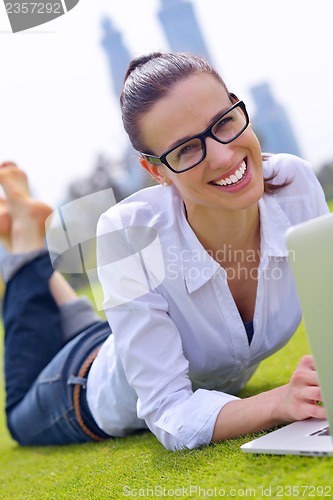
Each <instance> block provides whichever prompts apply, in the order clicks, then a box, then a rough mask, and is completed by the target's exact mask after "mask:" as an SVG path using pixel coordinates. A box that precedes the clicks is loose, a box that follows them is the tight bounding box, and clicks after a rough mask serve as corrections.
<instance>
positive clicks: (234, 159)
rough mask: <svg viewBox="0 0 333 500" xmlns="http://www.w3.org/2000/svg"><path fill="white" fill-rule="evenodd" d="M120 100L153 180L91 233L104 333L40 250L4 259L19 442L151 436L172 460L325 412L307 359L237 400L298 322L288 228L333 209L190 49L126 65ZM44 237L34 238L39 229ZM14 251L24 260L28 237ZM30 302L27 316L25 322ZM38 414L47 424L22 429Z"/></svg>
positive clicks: (10, 380) (306, 171)
mask: <svg viewBox="0 0 333 500" xmlns="http://www.w3.org/2000/svg"><path fill="white" fill-rule="evenodd" d="M121 106H122V113H123V121H124V125H125V128H126V130H127V132H128V133H129V136H130V139H131V140H132V143H133V146H134V147H136V148H137V150H138V151H139V152H140V153H141V157H140V164H141V166H142V167H143V168H144V169H145V170H147V171H148V172H149V174H150V175H152V177H153V178H154V179H155V180H156V181H157V182H158V183H159V184H160V185H157V186H154V187H151V188H147V189H143V190H141V191H139V192H138V193H135V194H134V195H132V196H130V197H129V198H127V199H125V200H123V201H122V202H120V203H118V204H117V205H115V206H114V207H112V208H110V209H109V210H108V211H107V212H106V213H105V214H103V215H102V216H101V218H100V221H99V223H98V230H97V236H98V237H97V257H98V275H99V279H100V281H101V284H102V286H103V289H104V296H105V300H104V307H105V312H106V315H107V319H108V322H109V325H110V327H111V329H112V333H113V334H112V335H109V334H110V329H109V328H108V326H107V325H106V324H105V323H102V322H96V320H95V322H94V323H93V326H91V321H93V320H92V319H91V318H90V316H89V314H88V318H90V320H89V321H90V323H89V322H88V323H87V324H84V325H82V320H83V318H84V317H85V314H87V311H86V310H85V314H83V313H82V310H81V309H80V307H81V306H82V305H81V306H80V305H77V302H76V301H75V300H74V298H73V296H72V293H71V292H69V290H68V289H67V288H64V284H63V282H60V283H59V281H58V280H59V277H58V278H57V275H56V276H55V278H54V276H53V275H52V270H51V269H50V264H49V263H47V262H46V258H45V256H41V255H40V254H38V255H37V257H36V254H35V253H33V255H32V256H31V255H28V257H27V256H23V257H22V255H19V256H16V257H15V256H13V258H12V259H9V261H7V270H6V273H7V276H9V277H10V280H9V282H8V288H7V300H6V302H5V304H7V306H6V307H7V308H6V318H7V322H6V325H7V335H6V338H7V339H8V340H7V344H6V347H7V349H6V353H7V354H6V356H7V363H6V366H7V369H6V378H7V387H8V388H10V391H9V392H8V395H7V414H8V423H9V426H10V429H11V432H12V434H13V436H14V437H15V438H16V439H17V440H18V441H19V442H21V443H23V444H38V443H39V444H51V443H57V444H60V443H68V442H81V441H84V440H96V441H98V440H102V439H107V438H109V437H112V436H125V435H127V434H129V433H130V432H133V431H135V430H137V429H145V428H147V427H148V428H149V429H150V430H151V431H152V432H153V433H154V434H155V435H156V437H157V438H158V439H159V440H160V441H161V442H162V443H163V444H164V445H165V446H166V447H167V448H168V449H170V450H177V449H181V448H195V447H199V446H202V445H207V444H209V443H210V442H211V441H214V442H216V441H220V440H222V439H227V438H231V437H234V436H237V435H240V434H245V433H248V432H254V431H258V430H262V429H268V428H270V427H273V426H275V425H277V424H282V423H286V422H290V421H293V420H302V419H305V418H308V417H310V416H314V417H320V418H321V417H323V416H324V414H325V410H324V408H322V407H320V406H318V405H317V404H314V403H315V402H317V401H320V400H321V394H320V389H319V383H318V378H317V374H316V371H315V368H314V365H313V361H312V359H311V357H309V356H307V357H304V358H302V359H301V361H300V364H299V366H298V367H297V368H296V370H295V373H294V374H293V376H292V377H291V380H290V382H289V384H287V385H285V386H282V387H277V388H275V389H274V390H271V391H268V392H266V393H261V394H257V395H256V396H252V397H249V398H245V399H242V400H241V399H239V398H238V397H237V393H238V392H239V391H240V390H241V389H242V388H243V387H244V385H245V384H246V382H247V381H248V380H249V378H250V377H251V375H252V374H253V373H254V372H255V370H256V368H257V366H258V364H259V363H260V361H261V360H263V359H265V358H267V357H269V356H270V355H271V354H272V353H274V352H275V351H277V350H278V349H280V348H281V347H282V346H283V345H284V344H285V343H286V342H288V340H289V339H290V337H291V336H292V335H293V334H294V332H295V330H296V328H297V326H298V324H299V321H300V318H301V310H300V306H299V302H298V297H297V294H296V289H295V286H294V281H293V277H292V273H291V269H290V266H289V262H288V251H287V248H286V245H285V241H284V234H285V231H286V230H287V229H288V228H289V227H290V226H292V225H294V224H297V223H299V222H302V221H305V220H307V219H311V218H313V217H316V216H319V215H321V214H323V213H326V212H327V211H328V208H327V205H326V202H325V198H324V194H323V191H322V189H321V187H320V185H319V183H318V181H317V179H316V177H315V175H314V174H313V172H312V171H311V168H310V167H309V164H307V163H306V162H305V161H303V160H301V159H300V158H296V157H294V156H291V155H287V154H280V155H268V156H264V157H263V156H262V153H261V148H260V144H259V141H258V139H257V137H256V135H255V134H254V132H253V130H252V128H251V125H250V123H249V119H248V115H247V111H246V106H245V104H244V103H243V102H242V101H239V99H238V98H237V97H236V96H234V95H233V94H231V93H230V92H229V91H228V89H227V86H226V85H225V83H224V82H223V81H222V79H221V77H220V76H219V75H218V74H217V73H216V72H215V71H214V69H213V68H211V66H209V65H208V63H207V62H206V61H204V60H203V59H201V58H199V57H197V56H194V55H191V54H182V53H180V54H178V53H154V54H151V55H149V56H144V57H142V58H139V59H136V60H134V61H133V62H132V63H131V65H130V67H129V70H128V72H127V75H126V77H125V81H124V86H123V91H122V95H121ZM13 172H14V173H13ZM9 174H10V175H11V176H14V177H15V175H16V177H17V170H16V171H15V169H13V168H12V167H11V170H9V169H8V166H7V169H2V170H1V169H0V180H1V178H2V184H3V186H4V188H6V192H7V193H8V194H9V197H12V198H13V194H12V188H11V183H10V182H9V181H10V175H9ZM14 174H15V175H14ZM17 186H18V180H17V181H16V188H17ZM267 186H268V187H267ZM24 189H25V188H24ZM14 191H15V190H14ZM15 192H16V191H15ZM24 193H25V191H24ZM23 198H24V200H23V201H22V199H20V200H16V199H15V200H12V204H11V206H12V218H13V221H14V222H15V221H16V225H15V227H17V225H18V224H17V223H18V222H19V223H20V224H19V226H20V228H21V232H22V231H23V230H24V231H25V237H26V238H28V239H29V238H30V240H31V237H32V233H33V232H32V231H31V230H30V231H28V230H27V228H28V229H29V227H33V226H34V224H32V222H31V220H30V219H33V216H32V215H31V214H30V216H29V213H30V212H29V210H27V206H31V203H30V202H29V203H28V205H27V201H26V195H25V196H23ZM18 205H19V206H20V207H21V209H20V210H19V209H18ZM16 214H18V215H16ZM29 217H30V218H29ZM17 218H18V220H16V219H17ZM35 218H36V217H35ZM23 219H24V220H23ZM23 222H24V224H23ZM35 226H36V221H35ZM13 227H14V225H13ZM37 228H38V230H39V232H38V236H39V240H40V239H41V234H40V224H38V221H37ZM14 240H15V239H14ZM19 243H20V245H21V246H19V248H20V250H22V234H20V239H19ZM39 243H40V242H39ZM16 245H17V242H16ZM16 251H17V246H16ZM22 259H23V261H22ZM22 262H23V264H22ZM13 263H14V264H13ZM13 265H14V270H15V272H16V274H15V273H13ZM8 266H9V268H10V267H11V269H9V270H10V272H9V270H8ZM22 267H23V271H22V270H21V268H22ZM18 270H19V272H18ZM31 276H34V282H35V288H34V287H31V280H32V278H31ZM50 276H52V279H50V283H51V285H52V286H51V285H49V278H50ZM54 280H55V281H56V283H57V287H56V292H57V293H56V297H58V300H59V287H60V289H61V290H62V293H61V294H60V297H62V301H63V297H64V295H65V297H67V299H68V297H69V298H70V300H69V303H70V304H69V305H68V304H67V305H66V308H69V310H70V311H71V314H70V319H71V321H70V323H71V324H72V323H74V324H77V328H76V329H74V333H75V335H74V339H73V340H72V341H70V342H68V343H66V345H65V346H64V347H62V344H61V343H63V337H64V332H63V331H62V329H61V327H60V326H59V325H60V323H61V321H60V317H59V316H60V314H59V312H58V310H57V308H56V307H55V304H54V300H53V299H52V296H54V294H55V290H54ZM49 286H51V290H50V291H49V292H47V289H48V287H49ZM25 288H26V289H27V291H26V295H24V294H23V293H22V290H24V289H25ZM35 289H36V290H37V291H36V293H35V295H33V293H34V290H35ZM64 290H65V293H64ZM18 291H20V300H19V304H20V308H22V311H21V313H20V314H19V312H20V311H17V308H16V307H15V308H14V307H13V306H11V307H10V304H11V302H12V303H15V304H16V303H17V300H15V301H14V299H13V300H12V301H10V300H9V299H8V297H9V296H10V295H9V294H11V296H12V297H16V294H17V293H18ZM28 292H29V293H28ZM37 292H38V293H37ZM52 294H53V295H52ZM41 296H43V297H44V302H43V304H44V306H41V300H40V297H41ZM51 299H52V300H53V302H52V300H51ZM29 301H30V302H29ZM27 302H29V304H28V305H29V307H30V308H32V311H33V313H34V314H33V315H30V316H28V315H27V314H26V313H25V312H24V311H25V310H26V309H27V310H28V306H27ZM66 303H67V302H66ZM58 307H59V309H61V310H62V308H63V304H62V303H61V304H59V305H58ZM73 307H74V312H72V311H73ZM75 310H76V311H77V312H76V313H75ZM36 311H37V312H38V314H37V315H36ZM36 317H38V324H37V322H36V321H35V322H34V321H33V318H36ZM50 318H52V322H51V321H50ZM28 319H29V324H28V328H26V330H27V332H28V333H29V334H28V335H25V336H23V340H22V338H21V340H20V344H19V349H18V342H19V341H18V331H19V330H21V329H23V330H24V321H28ZM42 321H43V323H42V324H43V325H45V329H46V328H47V329H48V333H50V332H49V330H50V329H51V326H52V331H53V332H54V334H52V335H51V338H53V337H54V338H55V339H56V340H55V341H54V342H52V343H51V342H50V338H49V335H48V336H47V337H45V339H44V341H43V338H44V336H43V335H42V334H41V328H40V325H41V322H42ZM66 335H67V334H66ZM66 335H65V336H66ZM21 337H22V336H21ZM23 341H24V342H23ZM51 345H52V349H53V350H52V353H51V354H50V351H49V350H50V346H51ZM15 346H16V349H15V348H14V347H15ZM18 352H19V353H20V357H18V354H17V353H18ZM97 352H98V354H97ZM36 358H38V363H37V362H36ZM41 358H42V359H41ZM41 365H44V366H45V369H44V370H43V371H42V373H41V374H40V375H39V377H38V378H37V379H36V376H37V375H38V373H36V371H37V372H39V368H40V366H41ZM18 366H19V370H18V372H19V373H21V374H23V375H24V376H23V377H21V378H20V380H18V379H19V377H17V376H16V371H15V370H16V369H17V368H18ZM37 367H38V368H37ZM14 368H15V369H14ZM73 374H74V375H73ZM27 381H29V383H28V382H27ZM73 386H75V389H74V390H73V391H72V387H73ZM65 396H66V397H65ZM74 410H75V411H74ZM46 414H47V417H46V416H45V415H46ZM36 415H38V416H39V418H40V419H43V418H44V420H45V421H43V424H44V425H43V426H41V425H39V424H38V426H34V427H33V426H28V425H27V423H28V422H30V421H36V418H35V416H36ZM249 415H251V418H249V417H248V416H249ZM32 417H34V418H32Z"/></svg>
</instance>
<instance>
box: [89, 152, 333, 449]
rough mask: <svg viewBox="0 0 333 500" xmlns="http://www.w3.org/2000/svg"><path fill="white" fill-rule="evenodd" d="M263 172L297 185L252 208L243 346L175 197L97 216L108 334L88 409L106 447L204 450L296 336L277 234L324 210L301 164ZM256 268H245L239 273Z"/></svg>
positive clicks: (224, 287) (223, 284) (232, 312)
mask: <svg viewBox="0 0 333 500" xmlns="http://www.w3.org/2000/svg"><path fill="white" fill-rule="evenodd" d="M263 164H264V175H265V177H268V176H270V175H271V174H272V172H273V171H274V172H278V175H277V177H276V179H275V181H274V182H283V181H284V180H285V179H286V178H288V179H291V180H292V183H291V184H290V185H289V186H287V187H284V188H282V189H281V190H279V191H278V192H277V193H276V194H274V195H269V194H264V195H263V197H262V198H261V199H260V201H259V210H260V233H261V245H260V265H259V270H258V286H257V296H256V304H255V312H254V318H253V323H254V336H253V339H252V342H251V343H250V344H249V341H248V338H247V334H246V330H245V327H244V324H243V322H242V319H241V316H240V314H239V312H238V309H237V307H236V304H235V302H234V300H233V297H232V295H231V293H230V290H229V287H228V283H227V280H226V273H225V270H224V269H223V268H222V267H221V266H220V265H219V264H218V263H217V261H215V260H214V259H213V258H212V257H211V256H210V255H209V254H208V252H207V251H206V250H205V249H204V248H203V246H202V245H201V243H200V242H199V240H198V239H197V237H196V235H195V233H194V232H193V230H192V229H191V227H190V226H189V224H188V222H187V220H186V217H185V213H184V207H183V202H182V200H181V198H180V197H179V195H178V193H177V190H176V189H175V188H174V187H171V188H165V187H162V186H155V187H151V188H147V189H143V190H141V191H139V192H137V193H135V194H134V195H132V196H130V197H129V198H127V199H126V200H123V201H122V202H120V203H118V204H117V205H115V206H113V207H112V208H110V210H108V211H107V212H106V213H105V214H103V215H102V216H101V218H100V221H99V224H98V231H97V236H98V238H97V241H98V244H97V248H98V274H99V279H100V282H101V284H102V287H103V290H104V297H105V300H104V306H105V312H106V315H107V318H108V321H109V323H110V327H111V329H112V331H113V334H112V335H110V337H109V338H108V339H107V341H106V342H105V343H104V345H103V346H102V348H101V350H100V352H99V354H98V356H97V358H96V360H95V361H94V363H93V365H92V368H91V370H90V372H89V377H88V383H87V398H88V404H89V407H90V410H91V413H92V415H93V417H94V418H95V420H96V422H97V424H98V425H99V426H100V427H101V428H102V429H103V430H104V431H105V432H106V433H108V434H109V435H111V436H125V435H127V434H128V433H130V432H133V431H135V430H137V429H142V428H146V427H148V428H149V429H150V430H151V431H152V432H153V433H154V434H155V435H156V436H157V438H158V439H159V440H160V441H161V442H162V443H163V444H164V446H166V447H167V448H168V449H170V450H176V449H180V448H195V447H198V446H201V445H205V444H209V443H210V441H211V438H212V434H213V430H214V425H215V421H216V418H217V416H218V413H219V412H220V410H221V408H222V407H223V406H224V405H225V404H226V403H228V402H229V401H231V400H232V399H236V397H235V396H234V394H237V392H238V391H239V390H240V389H241V388H242V387H243V386H244V385H245V383H246V382H247V381H248V379H249V378H250V376H251V375H252V374H253V372H254V371H255V370H256V368H257V366H258V363H259V362H260V361H261V360H263V359H265V358H267V356H269V355H271V354H272V353H274V352H275V351H277V350H278V349H280V348H281V347H282V346H283V345H285V344H286V342H288V340H289V339H290V337H291V336H292V335H293V333H294V332H295V330H296V328H297V326H298V324H299V322H300V319H301V311H300V306H299V302H298V298H297V294H296V290H295V285H294V280H293V276H292V273H291V270H290V266H289V264H288V251H287V248H286V245H285V239H284V234H285V231H286V230H287V228H288V227H290V226H292V225H294V224H297V223H299V222H302V221H305V220H307V219H311V218H313V217H317V216H319V215H322V214H324V213H327V211H328V208H327V204H326V202H325V197H324V194H323V191H322V188H321V186H320V185H319V182H318V181H317V179H316V177H315V175H314V173H313V172H312V170H311V168H310V166H309V164H308V163H306V162H304V161H303V160H301V159H299V158H297V157H294V156H291V155H286V154H279V155H273V156H272V157H271V158H270V159H269V160H267V161H264V162H263ZM221 251H224V252H228V248H225V249H221ZM229 251H230V250H229ZM251 258H254V256H251V255H250V254H248V255H242V256H240V268H239V272H240V273H241V272H246V269H245V267H244V268H242V267H241V264H242V261H243V262H244V259H251ZM289 258H292V256H289ZM242 259H243V260H242Z"/></svg>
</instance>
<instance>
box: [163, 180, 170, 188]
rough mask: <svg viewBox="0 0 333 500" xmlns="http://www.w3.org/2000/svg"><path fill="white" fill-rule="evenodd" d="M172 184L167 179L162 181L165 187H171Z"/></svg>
mask: <svg viewBox="0 0 333 500" xmlns="http://www.w3.org/2000/svg"><path fill="white" fill-rule="evenodd" d="M170 185H171V184H169V183H168V182H167V181H164V182H162V186H164V187H170Z"/></svg>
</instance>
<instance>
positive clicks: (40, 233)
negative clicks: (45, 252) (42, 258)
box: [0, 162, 52, 253]
mask: <svg viewBox="0 0 333 500" xmlns="http://www.w3.org/2000/svg"><path fill="white" fill-rule="evenodd" d="M0 184H1V186H2V188H3V190H4V192H5V194H6V197H7V205H8V209H9V212H10V216H11V220H12V224H11V247H12V252H13V253H24V252H31V251H33V250H38V249H40V248H43V247H44V238H45V221H46V219H47V217H48V216H49V215H50V214H51V213H52V209H51V208H50V207H49V206H48V205H46V204H45V203H42V202H40V201H37V200H35V199H33V198H31V196H30V192H29V185H28V180H27V176H26V174H25V173H24V172H23V171H22V170H20V169H19V168H18V167H17V166H16V165H15V164H14V163H12V162H5V163H3V164H1V165H0Z"/></svg>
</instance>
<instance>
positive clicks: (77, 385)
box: [68, 346, 107, 441]
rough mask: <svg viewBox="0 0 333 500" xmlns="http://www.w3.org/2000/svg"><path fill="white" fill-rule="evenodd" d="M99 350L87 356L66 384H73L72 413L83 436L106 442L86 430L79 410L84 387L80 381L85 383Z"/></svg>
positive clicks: (104, 439)
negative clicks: (76, 372) (73, 412)
mask: <svg viewBox="0 0 333 500" xmlns="http://www.w3.org/2000/svg"><path fill="white" fill-rule="evenodd" d="M99 349H100V346H99V347H98V348H97V349H95V350H94V351H93V352H92V353H91V354H90V356H88V358H87V359H86V360H85V362H84V363H83V365H82V366H81V368H80V370H79V373H78V374H77V376H74V375H72V376H71V377H70V378H69V380H68V384H69V383H71V381H72V380H73V382H72V383H74V391H73V403H74V411H75V415H76V418H77V421H78V423H79V425H80V427H81V429H82V430H83V432H84V433H85V434H87V436H89V437H90V438H91V439H93V440H94V441H106V440H107V439H106V438H102V437H100V436H97V434H94V433H93V432H92V431H91V430H90V429H88V427H87V426H86V424H85V423H84V421H83V418H82V415H81V408H80V394H81V390H82V387H85V385H83V384H82V381H83V380H84V381H85V382H86V381H87V379H86V378H84V377H85V375H86V374H87V373H88V370H89V368H90V367H91V365H92V363H93V361H94V359H95V358H96V356H97V353H98V351H99ZM74 380H78V382H74Z"/></svg>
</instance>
